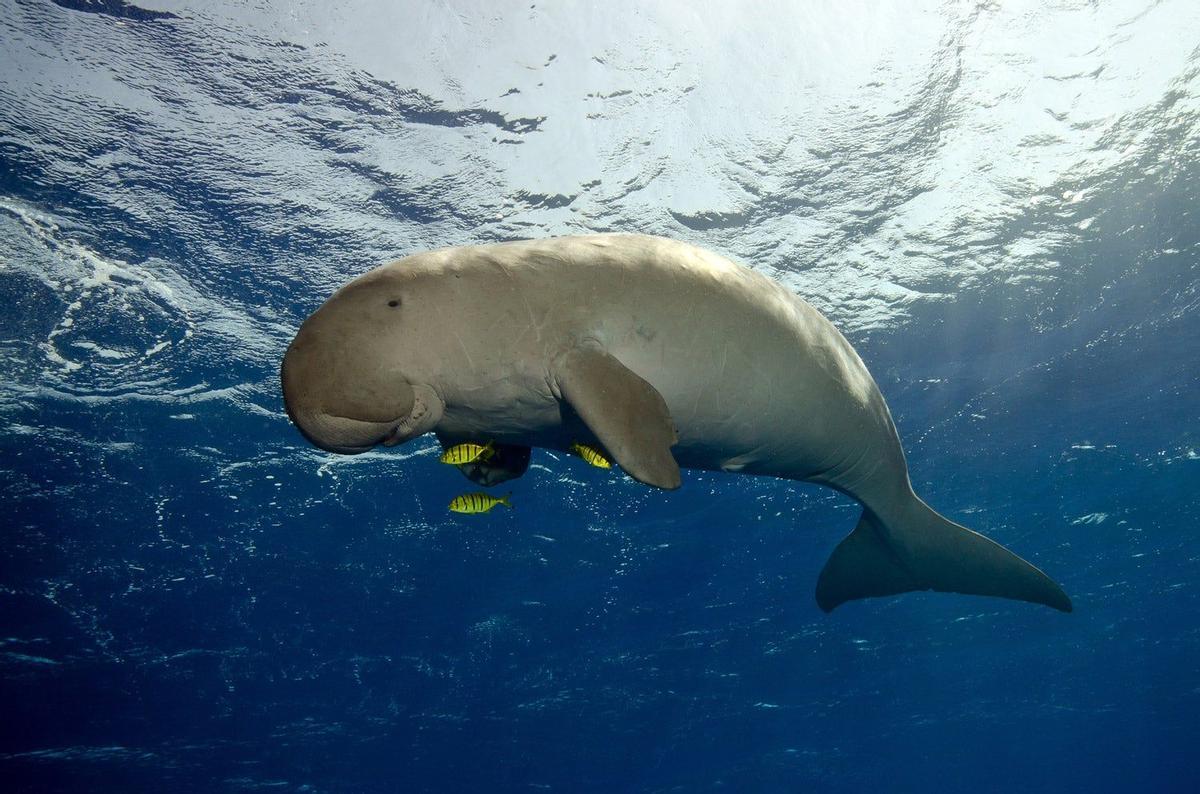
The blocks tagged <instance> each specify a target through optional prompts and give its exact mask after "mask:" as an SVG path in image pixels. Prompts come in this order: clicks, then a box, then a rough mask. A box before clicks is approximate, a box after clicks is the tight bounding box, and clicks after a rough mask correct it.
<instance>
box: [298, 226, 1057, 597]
mask: <svg viewBox="0 0 1200 794" xmlns="http://www.w3.org/2000/svg"><path fill="white" fill-rule="evenodd" d="M281 379H282V385H283V396H284V402H285V405H286V407H287V412H288V415H289V416H290V417H291V419H292V421H293V422H294V423H295V425H296V427H297V428H299V430H300V432H301V433H303V434H304V436H305V437H307V438H308V440H309V441H311V442H312V443H313V444H315V445H316V446H318V447H320V448H322V449H325V450H329V451H332V452H338V453H344V454H355V453H360V452H365V451H367V450H369V449H371V448H372V447H374V446H375V445H377V444H383V445H385V446H392V445H395V444H399V443H402V442H405V441H408V440H410V439H412V438H415V437H417V436H420V435H422V434H424V433H428V432H433V433H436V434H437V437H438V439H439V440H440V441H441V442H442V444H443V445H451V444H456V443H460V442H464V441H476V442H479V443H483V442H484V441H489V440H490V441H494V442H495V443H496V444H499V445H503V446H502V449H504V448H507V450H508V453H509V456H510V457H513V458H515V459H517V461H518V469H519V470H518V471H516V473H517V474H519V473H520V471H523V470H524V464H525V463H526V462H527V461H528V454H527V453H528V448H529V447H545V448H550V449H556V450H562V451H566V450H567V449H568V447H569V446H570V445H571V444H572V443H573V442H582V443H588V444H592V445H594V446H597V447H598V448H601V449H604V450H607V451H608V453H609V454H610V456H611V457H612V459H613V460H615V462H616V463H618V464H619V465H620V466H621V468H622V469H624V470H625V472H626V473H628V474H629V475H630V476H631V477H633V478H634V479H636V480H639V481H641V482H643V483H646V484H648V485H652V486H656V487H659V488H678V487H679V485H680V468H691V469H709V470H718V471H726V472H740V473H743V474H760V475H770V476H773V477H785V478H788V479H792V480H807V481H811V482H817V483H822V484H824V485H828V486H832V487H833V488H836V489H837V490H839V491H841V492H843V493H845V494H848V495H849V496H851V497H853V498H854V499H856V500H858V501H859V502H860V503H862V506H863V512H862V517H861V518H860V519H859V521H858V525H857V526H856V527H855V528H854V531H853V532H851V533H850V534H849V535H848V536H847V537H846V538H845V539H844V540H842V542H841V543H840V544H839V545H838V546H837V548H836V549H835V550H834V552H833V555H832V556H831V557H830V559H829V561H828V562H827V563H826V565H825V568H824V570H822V571H821V574H820V577H819V579H818V581H817V592H816V596H817V604H818V606H820V608H821V609H823V610H825V611H826V612H828V611H830V610H832V609H833V608H834V607H836V606H838V605H839V604H842V603H844V602H846V601H850V600H853V599H859V598H868V597H872V596H885V595H892V594H896V593H903V592H907V591H911V590H940V591H945V592H955V593H971V594H977V595H989V596H999V597H1002V598H1012V599H1019V600H1022V601H1030V602H1033V603H1037V604H1045V605H1047V606H1050V607H1053V608H1055V609H1058V610H1062V611H1064V612H1069V611H1070V610H1071V601H1070V599H1069V598H1068V597H1067V595H1066V593H1064V592H1063V590H1062V588H1060V587H1059V586H1058V585H1057V584H1055V583H1054V581H1053V580H1051V579H1050V578H1049V577H1047V576H1046V575H1045V574H1044V573H1042V572H1041V571H1040V570H1038V569H1037V568H1035V567H1034V566H1033V565H1031V564H1029V563H1028V562H1026V561H1024V560H1022V559H1021V558H1020V557H1018V556H1017V555H1015V554H1013V553H1012V552H1010V551H1008V550H1007V549H1005V548H1004V547H1003V546H1000V545H999V544H997V543H994V542H992V541H991V540H988V539H987V538H985V537H983V536H982V535H979V534H976V533H975V532H972V531H971V530H969V529H966V528H965V527H962V526H959V525H958V524H955V523H954V522H952V521H949V520H948V519H946V518H943V517H942V516H940V515H938V514H937V513H936V512H935V511H934V510H933V509H931V508H930V507H929V506H928V505H926V504H925V503H924V502H923V501H921V499H919V498H918V497H917V496H916V494H914V493H913V489H912V485H911V484H910V482H909V477H908V468H907V465H906V463H905V459H904V452H903V450H902V449H901V446H900V439H899V437H898V436H897V434H896V428H895V425H894V424H893V422H892V417H891V414H890V412H889V411H888V407H887V404H886V403H885V402H884V400H883V396H882V395H881V394H880V392H879V388H878V386H877V385H876V384H875V381H874V379H872V377H871V375H870V373H868V372H867V368H866V366H865V365H864V364H863V362H862V360H861V359H860V358H859V356H858V354H857V353H855V351H854V349H853V348H852V347H851V346H850V343H849V342H847V341H846V339H845V337H843V336H842V335H841V334H840V333H839V332H838V331H837V329H836V328H834V326H833V324H832V323H830V322H829V321H828V320H827V319H825V317H823V316H822V315H821V314H820V313H819V312H818V311H817V310H816V309H814V308H813V307H812V306H810V305H809V304H808V303H806V302H805V301H803V300H801V299H800V298H799V297H797V296H796V295H794V294H792V293H791V292H789V291H788V290H787V289H785V288H784V287H783V286H781V285H780V284H777V283H776V282H774V281H772V280H770V279H768V278H767V277H765V276H763V275H761V274H759V273H757V272H755V271H754V270H751V269H749V268H747V267H744V266H742V265H739V264H736V263H734V262H732V261H730V260H729V259H726V258H725V257H722V256H719V255H717V254H715V253H712V252H709V251H707V250H704V249H702V248H698V247H696V246H694V245H689V244H687V243H683V242H678V241H675V240H670V239H665V238H660V237H650V236H644V235H625V234H614V235H587V236H572V237H558V238H551V239H543V240H529V241H520V242H510V243H499V244H494V245H475V246H463V247H456V248H445V249H441V250H436V251H428V252H424V253H418V254H415V255H413V256H409V257H406V258H404V259H401V260H399V261H396V262H392V263H390V264H386V265H383V266H382V267H378V268H376V269H374V270H372V271H370V272H368V273H366V274H364V275H362V276H360V277H359V278H356V279H354V280H353V281H351V282H349V283H348V284H346V285H345V286H344V287H342V288H341V289H340V290H338V291H337V292H336V293H335V294H334V295H333V296H332V297H331V298H329V300H327V301H326V302H325V303H324V305H322V306H321V307H320V308H318V309H317V310H316V312H314V313H313V314H312V316H310V317H309V318H308V319H307V320H305V321H304V323H303V324H302V325H301V326H300V329H299V331H298V332H297V333H296V336H295V338H294V339H293V340H292V343H291V345H290V346H289V347H288V349H287V352H286V354H285V355H284V358H283V365H282V368H281ZM522 451H524V452H525V455H524V461H522V460H521V453H522ZM501 474H503V472H502V473H501ZM498 479H499V478H492V481H496V480H498Z"/></svg>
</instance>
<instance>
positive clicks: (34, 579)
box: [0, 0, 1200, 792]
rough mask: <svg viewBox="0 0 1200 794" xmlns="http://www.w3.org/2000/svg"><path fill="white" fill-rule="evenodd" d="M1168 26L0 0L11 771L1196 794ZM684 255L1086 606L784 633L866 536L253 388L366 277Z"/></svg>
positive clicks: (1140, 12) (1133, 18)
mask: <svg viewBox="0 0 1200 794" xmlns="http://www.w3.org/2000/svg"><path fill="white" fill-rule="evenodd" d="M1198 46H1200V5H1197V4H1196V3H1195V2H1192V1H1191V0H1175V1H1174V2H1170V1H1168V2H1158V3H1150V2H1144V0H1141V1H1139V0H1130V1H1129V2H1094V3H1093V2H1057V3H1033V2H1029V3H1017V2H1012V3H1010V2H997V3H986V2H985V3H978V4H971V3H957V2H955V3H943V4H938V3H920V4H918V3H899V2H898V3H894V4H884V3H870V2H863V3H808V2H803V3H801V2H774V3H772V2H740V3H739V2H725V3H713V4H698V3H683V2H680V3H666V2H664V3H642V2H633V0H630V1H629V2H624V0H618V1H617V2H605V3H596V4H584V3H561V4H550V3H545V2H530V1H527V2H519V3H518V2H484V0H478V2H460V1H458V0H450V1H449V2H431V3H426V2H416V1H415V0H414V1H413V2H402V3H400V2H396V3H393V2H377V3H371V2H356V3H325V2H308V1H307V0H301V1H300V2H283V1H282V0H257V1H256V2H253V3H208V2H189V1H188V0H155V2H151V1H150V0H146V2H145V3H144V4H143V5H142V6H140V7H135V6H133V5H129V4H127V3H124V2H122V1H121V0H55V2H48V1H46V0H0V48H2V49H0V306H3V309H2V310H0V477H2V482H3V493H4V498H3V499H4V501H3V511H4V519H3V524H2V526H3V543H0V713H2V714H3V718H2V719H0V773H2V774H3V780H4V785H3V788H5V789H6V790H12V791H82V790H88V791H122V792H127V791H167V790H170V791H192V790H195V791H255V790H272V791H312V792H365V791H379V792H384V791H388V792H391V791H438V792H446V791H528V790H552V791H567V792H579V791H597V792H600V791H604V792H610V791H709V790H718V789H719V790H725V791H764V792H765V791H808V790H817V791H846V792H850V791H863V790H878V791H902V792H903V791H913V792H928V791H967V790H970V791H1014V790H1022V791H1047V792H1050V791H1053V792H1062V791H1088V792H1097V791H1192V790H1194V787H1195V781H1196V779H1197V771H1198V770H1197V765H1196V761H1195V747H1196V746H1197V742H1198V741H1200V724H1198V721H1197V717H1196V714H1197V713H1198V712H1200V662H1198V660H1200V610H1198V608H1197V607H1198V591H1197V584H1198V581H1200V571H1198V561H1200V549H1198V548H1197V542H1196V540H1195V538H1196V528H1195V523H1196V521H1195V516H1196V514H1197V512H1198V508H1200V438H1198V437H1197V427H1198V425H1200V421H1198V420H1200V408H1198V407H1197V406H1200V388H1198V387H1200V375H1198V372H1200V370H1198V367H1197V362H1198V361H1200V356H1198V353H1200V344H1198V342H1197V339H1200V320H1198V319H1197V317H1198V314H1197V312H1198V309H1200V305H1198V304H1200V290H1198V287H1197V285H1198V283H1200V278H1198V275H1200V273H1198V263H1200V239H1198V232H1197V229H1200V222H1198V219H1197V217H1196V209H1197V207H1198V206H1200V188H1198V186H1200V125H1198V115H1197V114H1198V112H1200V50H1198V49H1197V48H1198ZM582 231H626V232H634V231H636V232H648V233H655V234H664V235H669V236H673V237H679V238H682V239H686V240H688V241H691V242H694V243H697V244H701V245H704V246H707V247H709V248H712V249H714V250H717V251H719V252H721V253H724V254H726V255H728V256H731V257H733V258H736V259H739V260H741V261H743V262H745V263H747V264H749V265H751V266H753V267H755V268H757V269H759V270H760V271H762V272H764V273H767V274H769V275H771V276H773V277H775V278H778V279H780V280H782V281H783V282H785V283H786V284H787V285H788V286H789V287H791V288H793V289H794V290H796V291H797V292H799V293H800V294H802V295H803V296H805V297H806V298H807V299H809V300H810V301H811V302H812V303H814V304H815V305H816V306H818V307H819V308H820V309H822V310H823V311H824V312H826V313H827V314H828V315H829V316H830V317H831V318H832V319H833V320H835V322H837V323H838V324H839V326H840V327H841V328H842V329H843V330H844V331H845V332H846V333H847V335H848V336H849V337H850V338H851V340H852V341H853V342H854V343H855V345H856V347H857V348H858V349H859V351H860V352H861V354H862V355H863V357H864V359H865V360H866V361H867V364H868V365H869V367H870V368H871V370H872V372H873V373H874V375H875V377H876V379H877V380H878V382H879V384H880V387H881V389H882V390H883V393H884V395H885V396H886V397H887V399H888V401H889V403H890V405H891V407H892V411H893V413H894V414H895V417H896V420H897V424H898V426H899V429H900V433H901V437H902V439H903V441H904V445H905V449H906V451H907V452H908V455H909V462H910V467H911V470H912V476H913V481H914V483H915V484H916V486H917V489H918V491H919V492H921V493H922V495H923V496H924V497H925V498H926V499H927V500H928V501H929V502H930V503H931V504H932V505H933V506H935V507H936V508H937V509H939V510H940V511H942V512H944V513H946V514H947V515H948V516H950V517H952V518H954V519H956V520H958V521H961V522H963V523H965V524H968V525H970V526H972V527H974V528H976V529H979V530H981V531H983V532H985V533H987V534H989V535H990V536H992V537H994V538H996V539H997V540H1000V541H1001V542H1003V543H1005V544H1007V545H1009V546H1011V547H1012V548H1013V549H1015V550H1016V551H1018V552H1019V553H1021V554H1022V555H1024V556H1026V557H1028V558H1029V559H1031V560H1033V561H1034V562H1035V563H1037V564H1038V565H1040V566H1042V567H1044V568H1045V569H1046V570H1047V571H1049V572H1050V573H1051V574H1053V575H1054V576H1055V578H1057V579H1058V580H1059V581H1061V582H1062V583H1063V585H1064V587H1065V588H1066V589H1067V591H1068V592H1069V593H1070V594H1071V595H1072V597H1073V599H1074V601H1075V605H1076V612H1075V613H1074V614H1072V615H1069V616H1064V615H1060V614H1057V613H1053V612H1051V611H1050V610H1046V609H1038V608H1035V607H1031V606H1029V605H1025V604H1016V603H1009V602H999V601H994V600H988V599H975V598H970V597H964V596H957V597H956V596H948V595H934V594H913V595H908V596H904V597H900V598H894V599H886V600H870V601H866V602H860V603H856V604H851V605H848V606H846V607H843V608H842V609H839V610H838V611H836V612H834V613H833V614H832V615H829V616H826V615H823V614H822V613H821V612H820V611H819V610H818V609H817V608H816V605H815V603H814V600H813V587H814V584H815V581H816V575H817V572H818V571H819V570H820V567H821V565H822V564H823V562H824V560H825V559H826V557H827V556H828V554H829V552H830V551H831V550H832V548H833V546H834V545H835V544H836V543H837V541H838V540H839V539H840V538H841V537H842V536H843V535H844V534H845V533H846V532H847V531H849V529H850V528H851V527H852V526H853V524H854V520H855V518H856V516H857V513H858V508H857V506H856V505H853V504H851V503H850V502H849V501H848V500H847V499H845V498H843V497H841V496H838V495H836V494H834V493H833V492H831V491H827V490H823V489H820V488H817V487H813V486H798V485H796V484H792V483H785V482H782V481H774V480H766V479H754V478H750V477H734V476H719V475H709V474H697V473H687V476H686V477H685V486H684V488H683V489H682V490H680V491H678V492H675V493H671V494H665V493H659V492H651V491H649V490H648V489H645V488H644V487H642V486H639V485H637V484H636V483H633V482H632V481H631V480H629V479H628V478H625V477H622V476H621V475H619V474H616V473H612V472H610V473H605V472H602V471H600V470H597V469H590V468H588V467H586V466H584V465H583V464H582V463H581V462H579V461H576V460H573V459H559V458H557V457H556V456H553V455H550V454H548V453H545V452H539V453H536V454H535V457H534V461H533V467H532V468H531V471H530V473H529V474H528V475H526V477H524V478H523V479H521V480H520V481H517V482H516V483H514V486H515V487H514V491H515V493H514V496H513V501H514V504H515V505H516V509H515V510H514V511H512V512H511V513H509V512H500V511H493V512H492V513H490V514H488V515H487V516H486V517H478V516H456V515H452V514H449V513H447V512H446V511H445V504H446V502H447V501H448V500H449V499H450V497H452V496H454V495H455V494H457V493H460V492H461V491H462V490H464V489H463V485H464V483H465V481H464V480H462V479H461V478H459V477H458V475H457V474H456V473H455V472H453V471H452V470H450V469H449V467H442V466H438V465H437V464H436V461H435V457H434V454H433V446H432V444H431V443H429V442H428V441H422V442H419V443H415V444H410V445H407V446H405V447H402V448H398V449H395V450H388V451H380V452H378V453H370V454H368V455H363V456H359V457H356V458H346V459H343V458H338V457H336V456H331V455H327V454H324V453H321V452H318V451H317V450H315V449H313V448H311V447H309V446H308V445H306V444H305V442H304V441H303V439H301V437H300V436H299V435H298V434H297V433H296V432H295V430H294V428H292V427H291V426H290V425H289V424H288V422H287V419H286V417H285V415H284V413H283V410H282V405H281V401H280V398H279V393H278V382H277V372H278V363H279V359H280V356H281V354H282V351H283V349H284V348H285V346H286V345H287V342H288V341H289V339H290V337H291V335H292V334H293V333H294V331H295V329H296V327H297V326H298V324H299V323H300V322H301V320H302V319H303V318H304V317H305V316H306V315H307V314H308V313H309V312H311V311H312V310H313V309H314V308H315V307H316V306H317V305H318V304H319V303H320V302H321V301H322V300H323V299H324V298H325V297H326V296H327V295H328V294H329V293H330V292H331V291H332V290H333V289H334V288H336V287H337V286H338V285H340V284H341V283H343V282H344V281H346V280H347V279H348V278H350V277H352V276H354V275H356V274H358V273H360V272H362V271H364V270H366V269H367V268H369V267H372V266H374V265H376V264H378V263H381V262H383V261H386V260H389V259H393V258H396V257H399V256H402V255H405V254H408V253H411V252H414V251H418V250H422V249H426V248H429V247H433V246H438V245H456V244H464V243H470V242H481V241H494V240H505V239H513V238H521V237H534V236H544V235H550V234H562V233H571V232H582Z"/></svg>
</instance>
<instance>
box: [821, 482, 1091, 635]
mask: <svg viewBox="0 0 1200 794" xmlns="http://www.w3.org/2000/svg"><path fill="white" fill-rule="evenodd" d="M912 590H938V591H941V592H946V593H968V594H972V595H987V596H997V597H999V598H1011V599H1016V600H1018V601H1030V602H1032V603H1035V604H1045V605H1046V606H1048V607H1053V608H1054V609H1057V610H1059V611H1061V612H1070V611H1071V599H1070V598H1068V597H1067V594H1066V593H1065V592H1063V589H1062V588H1061V587H1059V586H1058V585H1057V584H1056V583H1055V582H1054V580H1052V579H1051V578H1050V577H1048V576H1046V574H1044V573H1042V572H1041V571H1040V570H1038V569H1037V568H1036V567H1034V566H1033V565H1031V564H1029V563H1028V562H1026V561H1025V560H1023V559H1021V558H1020V557H1018V556H1017V555H1015V554H1013V553H1012V552H1011V551H1009V550H1008V549H1006V548H1004V547H1003V546H1001V545H1000V544H999V543H996V542H995V541H992V540H989V539H988V538H985V537H984V536H983V535H980V534H978V533H976V532H972V531H971V530H969V529H967V528H966V527H963V526H959V525H958V524H955V523H954V522H953V521H950V520H948V519H946V518H943V517H942V516H940V515H938V514H937V512H935V511H934V510H933V509H932V508H931V507H929V506H928V505H926V504H925V503H924V502H922V501H921V500H920V499H918V498H916V497H915V496H914V497H913V500H912V503H911V504H910V505H909V506H908V507H907V508H905V509H904V510H902V511H900V512H899V514H898V516H897V517H895V518H892V519H891V520H889V521H887V522H886V523H885V522H884V521H883V520H882V519H880V518H879V517H878V516H877V515H875V514H874V513H873V512H871V510H869V509H865V510H863V514H862V518H861V519H859V522H858V525H857V526H856V527H855V528H854V531H853V532H851V533H850V534H849V535H847V536H846V538H845V539H844V540H842V542H841V543H839V544H838V547H837V548H836V549H834V552H833V555H832V556H830V558H829V561H828V562H826V563H825V567H824V569H822V571H821V575H820V577H819V578H818V579H817V605H818V606H820V607H821V609H822V610H824V611H826V612H829V611H832V610H833V609H834V608H835V607H837V606H838V605H839V604H843V603H845V602H847V601H853V600H855V599H859V598H871V597H874V596H885V595H895V594H897V593H907V592H909V591H912Z"/></svg>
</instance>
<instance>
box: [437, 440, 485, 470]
mask: <svg viewBox="0 0 1200 794" xmlns="http://www.w3.org/2000/svg"><path fill="white" fill-rule="evenodd" d="M494 454H496V448H495V447H493V446H492V442H491V441H489V442H487V443H486V444H484V445H482V446H481V445H479V444H471V443H469V442H468V443H466V444H455V445H454V446H452V447H450V448H449V449H447V450H446V451H445V452H443V453H442V457H441V458H439V460H440V461H441V462H442V463H449V464H451V465H454V466H462V465H463V464H466V463H474V462H475V461H477V460H487V459H488V458H490V457H491V456H492V455H494Z"/></svg>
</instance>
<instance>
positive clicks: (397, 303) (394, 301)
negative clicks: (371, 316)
mask: <svg viewBox="0 0 1200 794" xmlns="http://www.w3.org/2000/svg"><path fill="white" fill-rule="evenodd" d="M399 305H400V301H398V300H396V299H395V298H392V299H391V300H390V301H388V306H391V307H392V308H393V309H394V308H396V307H397V306H399Z"/></svg>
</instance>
